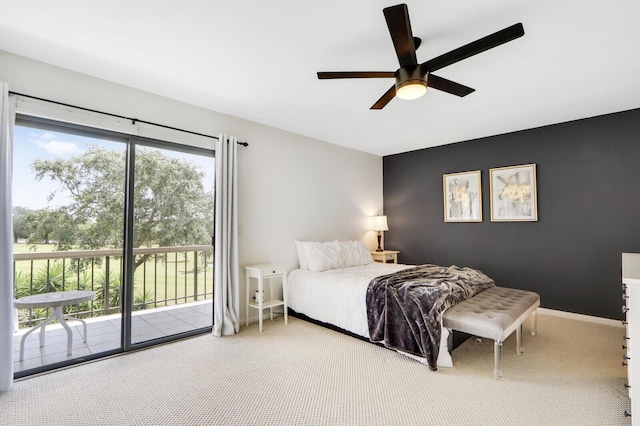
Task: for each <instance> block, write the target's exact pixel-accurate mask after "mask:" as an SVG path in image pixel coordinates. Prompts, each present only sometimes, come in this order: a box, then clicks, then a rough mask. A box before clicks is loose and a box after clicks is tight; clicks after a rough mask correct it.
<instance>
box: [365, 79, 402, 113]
mask: <svg viewBox="0 0 640 426" xmlns="http://www.w3.org/2000/svg"><path fill="white" fill-rule="evenodd" d="M394 96H396V85H395V84H394V85H393V86H391V88H390V89H389V90H387V91H386V92H385V94H384V95H382V97H381V98H380V99H378V101H377V102H376V103H375V104H373V106H372V107H371V108H369V109H382V108H384V107H385V105H387V104H388V103H389V101H390V100H391V99H393V98H394Z"/></svg>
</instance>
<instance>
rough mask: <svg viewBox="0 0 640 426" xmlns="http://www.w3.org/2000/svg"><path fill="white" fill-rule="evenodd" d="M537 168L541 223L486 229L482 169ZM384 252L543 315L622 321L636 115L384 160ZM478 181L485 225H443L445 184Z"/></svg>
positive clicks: (633, 208)
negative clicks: (463, 177)
mask: <svg viewBox="0 0 640 426" xmlns="http://www.w3.org/2000/svg"><path fill="white" fill-rule="evenodd" d="M530 163H535V164H536V165H537V185H538V221H537V222H491V210H490V199H489V186H490V185H489V169H490V168H495V167H504V166H513V165H520V164H530ZM383 170H384V212H385V214H386V215H387V217H388V223H389V231H387V232H385V247H386V248H388V249H390V250H400V255H399V261H400V262H401V263H408V264H422V263H435V264H440V265H452V264H455V265H458V266H470V267H473V268H477V269H480V270H482V271H483V272H485V273H486V274H487V275H489V276H490V277H492V278H493V279H494V280H495V282H496V284H497V285H500V286H504V287H513V288H519V289H526V290H532V291H535V292H537V293H539V294H540V297H541V304H542V306H543V307H546V308H551V309H558V310H562V311H568V312H575V313H580V314H585V315H594V316H599V317H605V318H614V319H621V318H622V317H623V316H622V312H621V306H622V304H623V301H622V299H621V266H620V262H621V253H622V252H640V109H636V110H631V111H625V112H621V113H616V114H610V115H605V116H599V117H595V118H590V119H584V120H578V121H572V122H568V123H563V124H557V125H553V126H547V127H541V128H536V129H531V130H525V131H520V132H514V133H509V134H504V135H498V136H492V137H487V138H482V139H477V140H472V141H467V142H460V143H456V144H451V145H445V146H440V147H434V148H427V149H423V150H419V151H412V152H407V153H403V154H397V155H391V156H386V157H384V158H383ZM469 170H481V171H482V205H483V222H481V223H445V222H444V208H443V193H442V175H443V174H446V173H454V172H464V171H469Z"/></svg>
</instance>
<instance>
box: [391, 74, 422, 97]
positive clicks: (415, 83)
mask: <svg viewBox="0 0 640 426" xmlns="http://www.w3.org/2000/svg"><path fill="white" fill-rule="evenodd" d="M425 93H427V76H426V75H423V73H422V71H421V70H420V67H419V66H416V67H404V68H400V69H399V70H398V71H396V96H397V97H398V98H400V99H404V100H412V99H418V98H419V97H420V96H422V95H424V94H425Z"/></svg>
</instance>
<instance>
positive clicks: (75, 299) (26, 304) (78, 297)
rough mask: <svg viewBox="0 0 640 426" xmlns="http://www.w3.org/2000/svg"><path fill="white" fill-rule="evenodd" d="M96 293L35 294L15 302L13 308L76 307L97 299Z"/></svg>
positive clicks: (80, 291)
mask: <svg viewBox="0 0 640 426" xmlns="http://www.w3.org/2000/svg"><path fill="white" fill-rule="evenodd" d="M95 297H96V293H95V292H94V291H84V290H73V291H56V292H53V293H43V294H34V295H32V296H25V297H21V298H19V299H15V300H14V301H13V306H14V307H15V308H19V309H31V308H55V307H57V306H65V305H74V304H76V303H81V302H86V301H88V300H92V299H95Z"/></svg>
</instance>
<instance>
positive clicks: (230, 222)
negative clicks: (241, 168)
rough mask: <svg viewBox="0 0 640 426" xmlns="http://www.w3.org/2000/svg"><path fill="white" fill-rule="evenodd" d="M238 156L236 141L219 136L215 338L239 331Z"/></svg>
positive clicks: (214, 287)
mask: <svg viewBox="0 0 640 426" xmlns="http://www.w3.org/2000/svg"><path fill="white" fill-rule="evenodd" d="M237 152H238V139H237V138H235V137H232V136H227V135H223V134H220V135H218V142H217V143H216V212H215V245H214V250H215V263H214V268H215V274H214V283H213V335H214V336H227V335H230V334H234V333H237V332H238V331H239V330H240V324H239V321H238V313H239V312H240V277H239V274H240V271H239V267H238V185H237V178H238V170H237V158H236V156H237Z"/></svg>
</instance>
